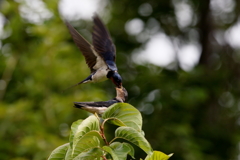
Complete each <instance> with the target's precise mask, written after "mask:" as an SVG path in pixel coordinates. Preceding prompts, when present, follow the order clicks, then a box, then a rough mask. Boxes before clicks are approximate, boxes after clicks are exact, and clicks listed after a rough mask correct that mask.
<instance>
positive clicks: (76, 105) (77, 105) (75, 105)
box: [73, 102, 83, 108]
mask: <svg viewBox="0 0 240 160" xmlns="http://www.w3.org/2000/svg"><path fill="white" fill-rule="evenodd" d="M73 104H74V106H73V107H75V108H82V107H83V106H81V105H80V104H79V102H73Z"/></svg>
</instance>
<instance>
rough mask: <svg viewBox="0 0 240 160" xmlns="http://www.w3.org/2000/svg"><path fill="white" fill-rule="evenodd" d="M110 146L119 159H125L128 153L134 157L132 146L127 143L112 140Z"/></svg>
mask: <svg viewBox="0 0 240 160" xmlns="http://www.w3.org/2000/svg"><path fill="white" fill-rule="evenodd" d="M110 147H111V148H112V149H113V151H114V152H115V154H116V155H117V156H118V158H119V160H125V159H127V155H128V154H129V155H130V156H131V157H132V158H134V148H133V147H132V146H131V145H130V144H128V143H125V142H124V143H120V142H113V143H111V144H110Z"/></svg>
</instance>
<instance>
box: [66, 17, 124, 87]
mask: <svg viewBox="0 0 240 160" xmlns="http://www.w3.org/2000/svg"><path fill="white" fill-rule="evenodd" d="M93 22H94V26H93V33H92V39H93V45H91V44H90V43H88V42H87V40H85V39H84V38H83V37H82V36H81V35H80V34H79V33H78V32H77V31H76V30H75V29H74V28H73V26H71V25H70V24H69V23H68V22H66V25H67V27H68V29H69V32H70V34H71V36H72V38H73V41H74V42H75V44H76V45H77V47H78V48H79V49H80V51H81V52H82V54H83V56H84V57H85V60H86V63H87V65H88V67H89V68H90V70H91V74H90V75H89V76H88V77H87V78H86V79H84V80H83V81H81V82H79V83H77V84H75V85H73V86H71V87H74V86H77V85H79V84H82V83H90V82H101V81H104V80H107V79H111V80H112V82H113V83H114V84H115V85H116V87H118V88H121V87H122V78H121V76H120V74H119V73H118V70H117V66H116V63H115V61H116V49H115V46H114V44H113V42H112V40H111V36H110V34H109V32H108V30H107V28H106V27H105V26H104V24H103V22H102V21H101V19H100V18H99V17H98V15H97V14H95V15H94V16H93Z"/></svg>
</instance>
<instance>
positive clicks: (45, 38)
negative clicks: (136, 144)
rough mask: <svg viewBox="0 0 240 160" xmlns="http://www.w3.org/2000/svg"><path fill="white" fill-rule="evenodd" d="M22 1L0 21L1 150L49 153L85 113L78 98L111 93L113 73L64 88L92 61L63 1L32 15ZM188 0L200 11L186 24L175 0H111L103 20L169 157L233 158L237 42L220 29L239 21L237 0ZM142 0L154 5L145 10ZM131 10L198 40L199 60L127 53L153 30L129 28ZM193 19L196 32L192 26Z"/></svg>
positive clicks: (80, 25) (132, 96) (132, 91)
mask: <svg viewBox="0 0 240 160" xmlns="http://www.w3.org/2000/svg"><path fill="white" fill-rule="evenodd" d="M24 2H25V1H21V0H16V1H14V0H0V14H1V15H2V16H4V20H5V21H4V28H3V32H1V31H0V34H1V35H0V38H1V39H0V49H1V50H0V76H1V78H0V144H1V145H0V159H8V160H30V159H31V160H40V159H46V158H47V157H48V156H49V154H50V152H51V151H52V150H53V149H54V148H56V147H57V146H60V145H62V144H64V143H66V142H68V136H69V132H70V125H71V124H72V122H74V121H76V120H78V119H83V118H86V117H87V115H88V114H87V113H86V112H84V111H81V110H77V109H74V108H73V107H72V106H73V103H72V102H73V101H104V100H109V99H111V98H113V97H114V96H115V91H114V86H113V85H112V84H111V83H110V82H109V81H106V82H102V83H98V84H88V85H82V86H78V87H76V88H74V89H71V90H68V91H66V92H64V93H62V91H63V90H64V89H65V88H67V87H69V86H71V85H72V84H75V83H77V82H79V81H80V80H82V79H84V78H85V77H86V76H87V75H88V74H89V71H88V68H87V65H86V64H85V61H84V58H83V56H82V55H81V53H80V52H79V51H78V48H77V47H76V46H75V45H74V43H73V41H72V39H71V36H70V34H69V33H68V31H67V28H66V26H65V24H64V22H63V20H62V19H61V18H60V17H61V16H60V15H59V13H58V1H43V2H44V4H45V5H46V8H47V9H48V10H49V11H50V12H51V14H52V15H51V16H49V18H45V19H44V18H42V19H41V21H40V22H34V23H33V22H32V21H29V20H28V19H27V18H24V15H23V14H20V10H21V8H23V7H22V5H23V3H24ZM182 2H186V3H187V4H188V5H190V6H191V8H192V10H193V12H194V17H193V18H192V19H193V22H192V23H190V24H189V25H188V26H185V27H179V25H178V23H177V17H176V15H175V10H176V7H174V4H175V3H177V1H176V0H172V1H168V0H162V1H157V0H150V1H147V2H146V1H143V0H140V1H128V0H121V1H109V5H108V6H107V8H106V10H109V13H110V19H109V21H108V23H107V26H108V28H109V30H110V33H111V35H112V37H113V40H114V42H115V44H116V47H117V65H118V68H119V73H120V74H121V75H122V77H123V80H124V83H123V85H124V87H125V88H126V89H127V90H128V92H129V100H128V103H130V104H132V105H133V106H135V107H137V108H138V109H139V110H140V111H141V112H142V114H143V130H144V131H145V135H146V139H147V140H148V141H149V142H150V144H151V145H152V147H153V149H154V150H161V151H163V152H164V153H167V154H168V153H172V152H173V153H174V156H173V157H172V160H175V159H176V160H192V159H194V160H202V159H205V160H226V159H237V158H238V156H239V140H240V130H239V104H240V99H239V97H240V90H239V88H240V81H239V78H240V77H239V76H240V66H239V62H240V60H239V55H240V51H239V49H236V48H232V46H230V45H228V43H220V42H219V41H217V40H216V38H215V37H214V34H215V33H216V32H219V31H220V32H225V31H227V29H229V28H230V27H232V26H233V25H235V24H236V23H237V21H238V19H239V12H240V2H239V1H238V0H231V2H232V3H233V5H234V7H233V9H232V10H230V11H228V12H227V13H226V12H217V13H216V12H214V10H213V8H214V7H211V6H210V4H212V5H217V3H211V1H210V0H206V1H200V0H186V1H182ZM212 2H213V0H212ZM215 2H216V1H215ZM145 3H148V4H149V5H150V6H151V7H152V12H150V13H148V12H143V11H144V10H143V11H141V10H140V8H141V6H142V5H143V4H145ZM226 7H227V6H226ZM224 16H225V18H224ZM39 17H40V18H41V16H39ZM134 18H139V19H141V20H142V21H143V22H144V24H145V26H144V31H145V30H147V31H149V30H150V31H151V30H152V28H151V27H153V26H151V25H150V24H149V21H150V19H154V20H156V22H157V24H158V25H159V26H160V28H159V29H158V30H157V32H164V33H165V34H167V35H168V36H169V37H178V39H179V40H180V44H185V43H187V42H190V41H194V40H195V41H197V42H198V43H200V45H201V48H202V54H201V57H200V61H199V64H198V65H197V66H196V67H195V68H194V69H192V70H191V71H189V72H185V71H183V70H182V69H181V68H180V67H179V63H178V60H177V59H176V62H175V63H172V64H170V66H167V67H166V68H174V69H172V70H168V69H165V68H160V67H158V66H154V65H152V64H147V63H146V64H142V65H139V64H135V63H134V62H133V61H132V56H131V54H132V53H133V51H134V50H135V49H136V48H140V49H141V47H142V46H144V44H145V43H146V42H147V41H148V39H146V41H144V42H139V41H138V40H137V37H136V36H134V35H128V34H127V33H126V32H125V29H124V28H125V23H126V22H127V21H129V20H132V19H134ZM72 23H75V24H76V25H74V26H75V27H76V28H77V29H78V30H80V32H81V29H87V30H90V29H91V22H90V21H82V20H81V21H80V20H79V21H76V22H72ZM193 29H194V30H195V31H196V32H197V33H198V34H197V35H198V36H196V37H192V36H191V35H190V31H191V30H193ZM154 33H156V32H154ZM154 33H153V34H154ZM81 34H83V35H84V36H85V32H81ZM86 35H87V33H86ZM89 39H90V38H89ZM141 154H143V153H142V152H141V151H139V152H138V154H136V155H139V157H142V156H141ZM136 159H138V157H137V156H136Z"/></svg>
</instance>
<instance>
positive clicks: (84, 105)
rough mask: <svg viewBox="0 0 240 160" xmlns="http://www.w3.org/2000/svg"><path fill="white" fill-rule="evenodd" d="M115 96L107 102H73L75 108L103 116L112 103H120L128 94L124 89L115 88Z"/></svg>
mask: <svg viewBox="0 0 240 160" xmlns="http://www.w3.org/2000/svg"><path fill="white" fill-rule="evenodd" d="M116 92H117V96H116V97H115V98H113V99H112V100H109V101H100V102H74V106H75V107H76V108H80V109H83V110H86V111H88V112H91V113H97V114H99V115H101V114H103V113H104V112H105V110H106V109H107V108H108V107H109V106H111V105H112V104H114V103H122V102H125V101H126V100H127V97H128V92H127V90H126V89H125V88H124V87H121V88H118V87H116Z"/></svg>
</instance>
